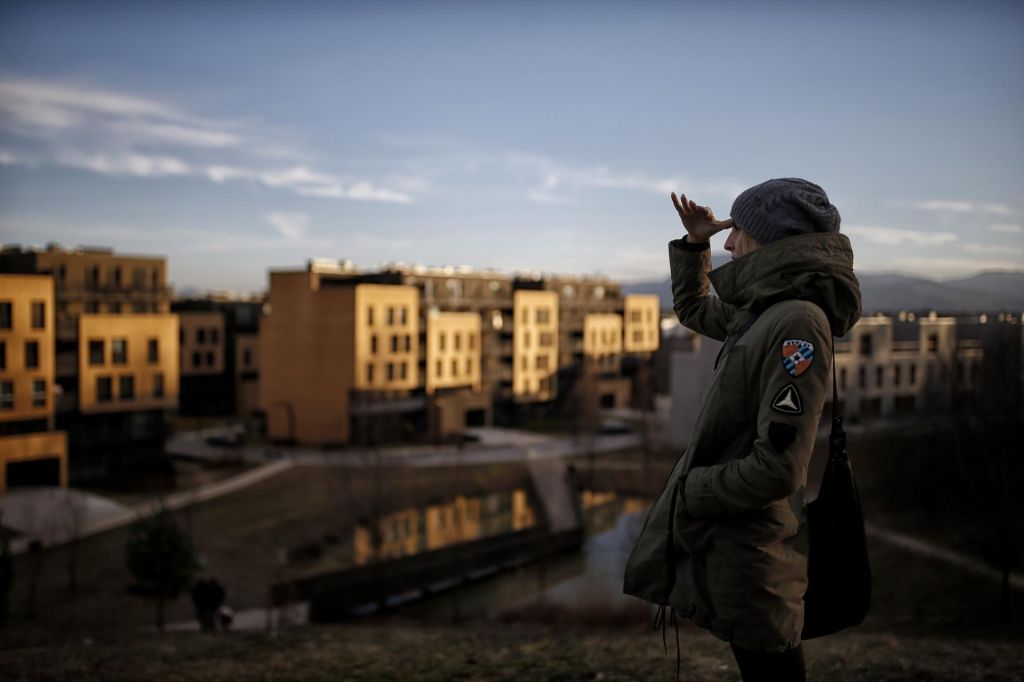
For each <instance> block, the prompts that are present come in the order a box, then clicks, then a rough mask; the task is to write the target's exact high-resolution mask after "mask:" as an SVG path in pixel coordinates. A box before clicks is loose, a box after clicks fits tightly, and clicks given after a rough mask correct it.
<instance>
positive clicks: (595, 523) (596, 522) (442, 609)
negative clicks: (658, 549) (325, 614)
mask: <svg viewBox="0 0 1024 682" xmlns="http://www.w3.org/2000/svg"><path fill="white" fill-rule="evenodd" d="M580 503H581V507H582V508H583V521H584V526H585V530H586V541H585V542H584V544H583V547H582V551H580V552H574V553H572V554H567V555H561V556H556V557H553V558H549V559H545V560H542V561H538V562H536V563H532V564H529V565H526V566H522V567H520V568H519V569H517V570H515V571H511V572H505V573H501V574H498V575H495V576H493V577H491V578H489V579H488V580H484V581H478V582H472V583H467V584H463V585H461V586H459V587H457V588H455V589H452V590H449V591H446V592H444V593H441V594H437V595H434V596H432V597H430V598H429V599H424V600H420V601H418V602H415V603H409V604H406V605H404V606H403V607H402V612H403V614H405V615H407V616H410V617H415V618H424V619H428V620H452V621H460V620H465V619H509V618H513V619H532V618H535V617H538V618H550V617H552V615H551V613H550V611H551V610H552V609H557V610H558V611H559V614H560V617H569V618H572V617H580V618H586V619H588V620H590V621H594V620H595V619H596V618H603V617H606V616H608V617H613V618H614V617H616V614H620V613H622V612H625V611H628V610H630V609H633V608H634V607H637V606H638V604H639V602H638V600H636V599H634V598H631V597H627V596H625V595H623V594H622V578H623V572H624V570H625V565H626V559H627V558H628V556H629V552H630V551H631V550H632V548H633V545H634V544H635V542H636V538H637V537H638V536H639V534H640V529H641V527H642V525H643V521H644V516H645V514H646V512H647V509H648V507H649V506H650V501H649V500H644V499H640V498H636V497H626V496H621V495H618V494H616V493H613V492H607V491H591V490H584V491H582V492H581V494H580ZM640 606H642V605H640ZM641 612H642V613H641V614H640V617H644V614H645V613H646V612H645V611H643V609H641Z"/></svg>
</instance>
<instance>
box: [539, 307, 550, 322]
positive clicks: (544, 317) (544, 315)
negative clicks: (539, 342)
mask: <svg viewBox="0 0 1024 682" xmlns="http://www.w3.org/2000/svg"><path fill="white" fill-rule="evenodd" d="M550 320H551V311H550V310H548V309H547V308H537V324H547V323H548V322H549V321H550Z"/></svg>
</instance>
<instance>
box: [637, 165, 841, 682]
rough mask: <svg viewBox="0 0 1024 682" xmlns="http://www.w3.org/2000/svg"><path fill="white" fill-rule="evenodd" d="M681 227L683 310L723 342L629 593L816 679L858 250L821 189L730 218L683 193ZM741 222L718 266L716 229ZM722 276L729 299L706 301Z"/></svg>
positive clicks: (737, 208) (788, 183)
mask: <svg viewBox="0 0 1024 682" xmlns="http://www.w3.org/2000/svg"><path fill="white" fill-rule="evenodd" d="M672 201H673V203H674V204H675V207H676V210H677V211H678V213H679V217H680V218H681V219H682V221H683V227H684V228H685V230H686V236H685V237H684V238H683V239H676V240H673V241H671V242H669V264H670V267H671V273H672V296H673V305H674V309H675V312H676V315H677V316H678V318H679V321H680V322H681V323H682V324H683V325H685V326H686V327H689V328H690V329H692V330H694V331H696V332H698V333H700V334H703V335H705V336H708V337H711V338H713V339H717V340H719V341H723V342H724V345H723V347H722V350H721V352H720V353H719V357H718V358H717V359H716V362H715V372H714V374H713V376H712V378H711V379H710V381H709V383H708V385H707V387H706V388H705V390H704V394H703V396H702V398H701V402H700V405H699V407H698V414H697V419H696V423H695V425H694V428H693V432H692V434H691V436H690V439H689V445H688V447H687V449H686V452H685V453H683V455H682V456H681V457H680V458H679V460H678V461H677V462H676V464H675V467H674V468H673V470H672V473H671V474H670V475H669V478H668V482H667V484H666V485H665V489H664V491H663V492H662V493H661V495H659V497H658V499H657V500H656V501H655V502H654V504H653V505H652V507H651V510H650V512H648V515H647V520H646V522H645V523H644V529H643V531H642V532H641V534H640V538H639V539H638V541H637V544H636V547H635V548H634V549H633V552H632V554H631V555H630V558H629V561H628V563H627V565H626V576H625V585H624V591H625V592H626V593H627V594H632V595H635V596H638V597H641V598H643V599H646V600H647V601H650V602H653V603H655V604H659V605H660V606H661V608H660V609H659V615H660V616H661V619H662V623H663V622H664V608H665V607H668V608H669V613H670V622H673V623H674V620H675V613H676V612H679V613H682V614H683V615H684V616H686V617H687V618H689V619H691V620H692V621H693V622H694V623H695V624H697V625H699V626H701V627H704V628H707V629H708V630H710V631H711V632H712V633H713V634H714V635H715V636H717V637H719V638H721V639H723V640H725V641H727V642H729V643H730V645H731V646H732V649H733V653H734V655H735V656H736V661H737V663H738V664H739V667H740V672H741V673H742V675H743V679H744V680H745V681H746V682H750V681H751V680H759V679H765V680H776V681H777V680H803V679H805V672H804V660H803V651H802V649H801V640H800V632H801V629H802V627H803V596H804V592H805V590H806V587H807V551H808V540H807V527H806V514H805V507H804V488H805V485H806V479H807V466H808V462H809V460H810V457H811V451H812V449H813V447H814V441H815V435H816V432H817V429H818V421H819V419H820V417H821V414H822V410H823V407H824V403H825V396H826V393H827V391H828V389H829V381H830V380H831V376H830V373H831V367H832V364H831V363H832V337H833V336H842V335H844V334H846V332H847V331H849V329H850V328H851V327H852V326H853V324H854V323H855V322H856V321H857V319H858V318H859V317H860V288H859V286H858V284H857V279H856V277H855V276H854V274H853V252H852V250H851V248H850V242H849V240H848V239H847V238H846V236H845V235H842V234H840V233H839V212H838V211H837V210H836V208H835V206H833V205H832V204H831V203H829V200H828V197H827V196H826V195H825V192H824V190H822V189H821V188H820V187H819V186H817V185H815V184H813V183H810V182H807V181H806V180H800V179H796V178H786V179H777V180H769V181H767V182H764V183H762V184H760V185H757V186H755V187H751V188H750V189H748V190H746V191H745V192H743V193H742V194H740V195H739V197H737V198H736V201H735V202H734V203H733V205H732V216H731V218H729V219H727V220H721V221H720V220H717V219H716V218H715V216H714V214H713V213H712V212H711V210H710V209H709V208H706V207H704V206H699V205H697V204H695V203H694V202H693V201H691V200H689V199H687V197H686V195H682V196H681V197H679V198H676V195H675V194H674V193H673V194H672ZM724 229H731V230H732V232H731V234H730V235H729V238H728V240H727V241H726V244H725V248H726V249H727V250H729V251H730V252H731V253H732V261H731V262H730V263H727V264H725V265H723V266H721V267H719V268H717V269H715V270H711V252H710V244H709V241H708V240H709V239H710V237H711V236H712V235H713V234H715V233H717V232H719V231H721V230H724ZM709 284H713V285H714V287H715V291H716V292H717V294H718V297H717V298H715V297H712V296H709V294H708V290H709Z"/></svg>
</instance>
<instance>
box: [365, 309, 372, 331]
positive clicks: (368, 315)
mask: <svg viewBox="0 0 1024 682" xmlns="http://www.w3.org/2000/svg"><path fill="white" fill-rule="evenodd" d="M366 324H367V325H369V326H371V327H372V326H373V306H372V305H371V306H367V307H366Z"/></svg>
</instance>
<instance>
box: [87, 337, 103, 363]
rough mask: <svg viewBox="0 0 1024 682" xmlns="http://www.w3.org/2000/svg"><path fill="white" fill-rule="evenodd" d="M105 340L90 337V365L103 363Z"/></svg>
mask: <svg viewBox="0 0 1024 682" xmlns="http://www.w3.org/2000/svg"><path fill="white" fill-rule="evenodd" d="M103 351H104V348H103V340H102V339H90V340H89V364H90V365H102V364H103V361H104V358H103V356H104V355H105V353H104V352H103Z"/></svg>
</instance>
